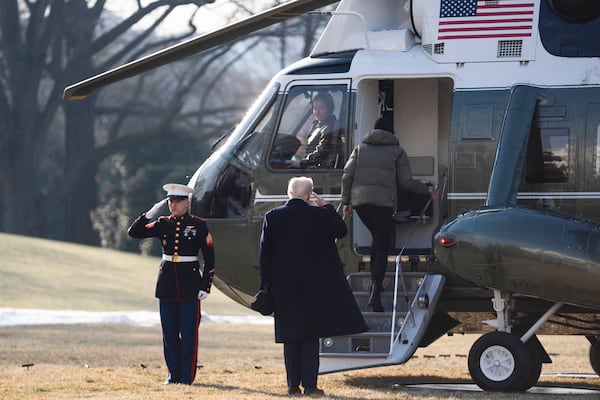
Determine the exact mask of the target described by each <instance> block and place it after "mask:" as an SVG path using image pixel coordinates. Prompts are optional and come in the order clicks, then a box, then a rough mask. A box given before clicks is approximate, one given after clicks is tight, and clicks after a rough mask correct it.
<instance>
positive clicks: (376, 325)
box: [363, 312, 406, 333]
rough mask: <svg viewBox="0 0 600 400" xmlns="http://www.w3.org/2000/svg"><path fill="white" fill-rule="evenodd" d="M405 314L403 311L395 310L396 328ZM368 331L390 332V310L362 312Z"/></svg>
mask: <svg viewBox="0 0 600 400" xmlns="http://www.w3.org/2000/svg"><path fill="white" fill-rule="evenodd" d="M405 316H406V313H405V312H396V329H399V328H400V326H401V325H402V322H403V321H404V317H405ZM363 317H364V319H365V322H366V323H367V325H368V326H369V332H370V333H373V332H388V333H389V332H390V331H391V330H392V313H391V312H363Z"/></svg>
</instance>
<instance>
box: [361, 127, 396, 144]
mask: <svg viewBox="0 0 600 400" xmlns="http://www.w3.org/2000/svg"><path fill="white" fill-rule="evenodd" d="M362 142H363V143H366V144H371V145H376V146H377V145H379V146H390V145H393V146H398V145H399V144H400V143H399V142H398V138H397V137H396V136H394V134H393V133H392V132H388V131H384V130H383V129H372V130H371V131H369V133H367V134H366V135H365V137H364V138H363V140H362Z"/></svg>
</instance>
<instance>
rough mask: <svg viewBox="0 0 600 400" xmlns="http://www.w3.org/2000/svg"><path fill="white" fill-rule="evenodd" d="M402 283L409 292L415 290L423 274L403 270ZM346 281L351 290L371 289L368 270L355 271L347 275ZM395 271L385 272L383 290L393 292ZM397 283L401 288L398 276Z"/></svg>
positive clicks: (365, 290)
mask: <svg viewBox="0 0 600 400" xmlns="http://www.w3.org/2000/svg"><path fill="white" fill-rule="evenodd" d="M402 276H404V284H405V285H406V290H407V291H409V292H416V291H417V289H418V288H419V286H421V283H422V282H423V277H424V276H425V274H424V273H422V272H403V273H402ZM348 283H349V284H350V288H351V289H352V291H353V292H368V291H369V290H370V289H371V274H370V273H369V272H357V273H354V274H350V275H349V276H348ZM394 283H395V273H394V272H387V273H386V274H385V277H384V278H383V290H384V291H385V292H388V293H393V292H394ZM398 285H399V286H400V288H401V289H402V282H401V281H400V276H398Z"/></svg>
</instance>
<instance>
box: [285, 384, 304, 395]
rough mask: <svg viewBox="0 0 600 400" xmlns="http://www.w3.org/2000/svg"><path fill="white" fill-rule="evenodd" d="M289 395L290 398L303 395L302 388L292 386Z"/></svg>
mask: <svg viewBox="0 0 600 400" xmlns="http://www.w3.org/2000/svg"><path fill="white" fill-rule="evenodd" d="M288 394H289V395H290V396H295V395H297V394H302V392H301V391H300V388H299V387H298V386H290V387H289V388H288Z"/></svg>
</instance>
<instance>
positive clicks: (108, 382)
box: [0, 234, 600, 400]
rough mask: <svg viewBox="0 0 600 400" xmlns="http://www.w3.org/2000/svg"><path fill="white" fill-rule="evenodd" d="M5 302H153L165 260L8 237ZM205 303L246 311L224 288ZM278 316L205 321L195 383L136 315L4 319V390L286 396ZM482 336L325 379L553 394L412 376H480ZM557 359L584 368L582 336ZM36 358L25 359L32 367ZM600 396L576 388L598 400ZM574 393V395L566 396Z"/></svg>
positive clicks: (4, 240)
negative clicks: (247, 321) (263, 321)
mask: <svg viewBox="0 0 600 400" xmlns="http://www.w3.org/2000/svg"><path fill="white" fill-rule="evenodd" d="M0 253H1V254H2V255H3V256H2V257H1V258H0V306H2V307H16V308H47V309H72V310H90V311H91V310H102V311H111V310H150V311H155V309H156V300H155V299H154V298H153V296H152V295H153V291H154V278H155V273H156V268H157V266H158V259H157V258H155V257H140V256H136V255H133V254H127V253H122V252H116V251H112V250H106V249H97V248H92V247H86V246H78V245H73V244H67V243H62V242H52V241H46V240H41V239H31V238H26V237H20V236H14V235H6V234H0ZM202 307H203V308H202V310H203V312H206V313H208V314H219V315H248V314H250V311H249V310H247V309H245V308H243V307H241V306H239V305H237V304H236V303H234V302H233V301H231V300H229V299H228V298H226V297H225V296H224V295H223V294H221V293H219V292H218V291H214V292H213V293H211V295H210V297H209V298H208V300H207V301H205V302H204V303H203V306H202ZM272 329H273V328H272V326H271V325H233V324H217V323H202V324H201V326H200V349H199V364H200V365H202V367H201V368H200V369H199V371H198V375H197V379H196V383H194V385H192V386H183V385H169V386H164V385H162V384H161V382H162V381H163V380H164V379H165V376H166V371H165V367H164V361H163V357H162V343H161V333H160V328H159V327H157V326H155V327H140V326H133V325H127V324H92V325H51V326H25V327H4V328H0V368H1V370H2V374H1V375H0V399H2V400H17V399H19V400H21V399H99V400H109V399H133V400H142V399H144V400H149V399H161V400H171V399H173V400H174V399H178V400H179V399H203V400H206V399H208V400H211V399H233V400H237V399H240V400H241V399H244V400H246V399H250V400H253V399H256V400H258V399H261V400H262V399H280V398H287V395H286V394H285V393H286V385H285V370H284V368H283V357H282V348H281V345H277V344H275V343H274V342H273V331H272ZM476 338H477V336H474V335H465V336H460V335H455V336H453V337H445V338H442V339H440V340H438V341H437V342H435V343H433V344H432V345H431V346H429V347H427V348H424V349H419V350H418V351H417V353H416V357H413V358H412V359H411V360H410V361H409V362H408V363H407V364H405V365H400V366H391V367H382V368H373V369H368V370H362V371H351V372H343V373H335V374H329V375H325V376H321V377H320V378H319V384H320V386H322V387H323V388H324V389H325V391H326V392H327V393H328V396H327V398H335V399H349V400H354V399H356V400H358V399H383V400H386V399H400V400H404V399H409V400H417V399H418V400H433V399H447V400H454V399H525V400H534V399H535V400H539V399H542V398H545V396H544V395H540V394H534V393H525V394H502V393H482V392H469V391H456V392H455V391H450V390H430V389H419V388H414V387H411V386H409V385H411V384H413V383H451V382H467V383H471V380H470V377H469V373H468V370H467V365H466V364H467V361H466V355H467V354H468V351H469V348H470V346H471V344H472V343H473V341H474V340H475V339H476ZM540 340H541V341H542V343H543V344H544V345H545V347H546V350H547V351H548V352H549V353H550V355H551V357H552V359H553V361H554V363H553V364H545V365H544V368H543V370H542V373H548V372H585V373H591V372H592V369H591V367H590V366H589V363H588V361H587V354H588V353H587V352H588V350H589V344H588V343H587V341H586V340H585V339H584V338H581V337H565V336H562V337H560V336H542V337H540ZM27 364H32V365H31V366H29V367H27V366H25V365H27ZM539 384H540V385H568V386H572V387H590V388H594V389H598V390H600V378H597V377H596V378H586V379H582V378H557V377H553V376H542V378H541V379H540V382H539ZM599 397H600V394H590V395H577V396H576V398H577V399H585V400H587V399H598V398H599ZM566 398H572V396H566Z"/></svg>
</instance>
